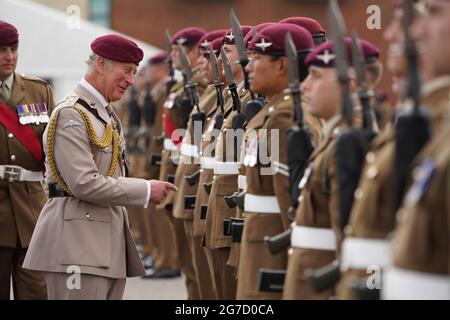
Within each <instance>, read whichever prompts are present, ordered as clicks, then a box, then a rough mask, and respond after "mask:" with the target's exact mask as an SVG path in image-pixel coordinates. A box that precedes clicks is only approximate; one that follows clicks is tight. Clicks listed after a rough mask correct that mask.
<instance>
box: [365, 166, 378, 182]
mask: <svg viewBox="0 0 450 320" xmlns="http://www.w3.org/2000/svg"><path fill="white" fill-rule="evenodd" d="M377 175H378V169H377V167H375V166H372V167H370V168H369V170H367V177H368V178H369V179H373V178H375V177H376V176H377Z"/></svg>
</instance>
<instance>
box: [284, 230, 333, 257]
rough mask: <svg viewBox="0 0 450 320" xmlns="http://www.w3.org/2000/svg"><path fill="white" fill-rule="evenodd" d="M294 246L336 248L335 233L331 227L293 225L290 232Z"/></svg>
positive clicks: (322, 248) (318, 248)
mask: <svg viewBox="0 0 450 320" xmlns="http://www.w3.org/2000/svg"><path fill="white" fill-rule="evenodd" d="M291 246H292V247H294V248H303V249H316V250H329V251H335V250H336V234H335V233H334V231H333V230H331V229H325V228H312V227H304V226H299V225H295V226H294V227H293V228H292V233H291Z"/></svg>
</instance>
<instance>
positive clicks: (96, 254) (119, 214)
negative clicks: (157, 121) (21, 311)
mask: <svg viewBox="0 0 450 320" xmlns="http://www.w3.org/2000/svg"><path fill="white" fill-rule="evenodd" d="M91 49H92V50H93V51H94V52H95V53H96V54H98V55H99V56H101V57H104V58H108V59H112V60H114V61H120V62H124V63H127V62H128V63H131V62H133V63H134V64H138V63H139V61H141V60H142V57H143V52H142V50H141V49H140V48H139V47H137V45H136V44H135V43H133V42H131V41H130V40H128V39H126V38H124V37H122V36H118V35H105V36H102V37H99V38H97V39H95V40H94V41H93V42H92V43H91ZM118 63H119V62H118ZM101 76H103V75H101V74H98V73H94V74H91V73H88V74H87V75H86V77H88V79H91V78H92V77H101ZM43 141H44V151H45V153H46V173H47V174H46V179H47V183H48V184H49V200H48V201H47V203H46V204H45V206H44V208H43V209H42V212H41V215H40V217H39V219H38V222H37V224H36V228H35V231H34V234H33V237H32V239H31V243H30V246H29V250H28V253H27V256H26V257H25V261H24V265H23V266H24V268H27V269H31V270H39V271H43V272H45V278H46V282H47V289H48V295H49V298H50V299H121V298H122V295H123V291H124V286H125V281H126V277H132V276H139V275H143V274H144V267H143V265H142V263H141V260H140V257H139V255H138V252H137V249H136V246H135V243H134V240H133V238H132V236H131V233H130V230H129V224H128V216H127V212H126V209H125V208H124V207H125V206H141V207H146V206H147V205H148V202H149V199H150V195H151V193H152V189H153V188H152V185H151V184H150V182H149V181H146V180H143V179H136V178H125V177H124V172H125V167H124V164H125V163H124V161H123V158H124V156H123V151H124V150H123V149H124V137H123V130H122V127H121V124H120V121H119V119H118V117H117V115H116V114H115V113H114V111H113V110H112V107H111V106H110V104H109V103H108V102H107V100H106V99H105V98H104V97H103V95H102V94H101V93H100V92H99V91H97V89H96V88H95V87H94V86H93V85H92V84H91V83H89V82H88V81H87V80H86V79H83V80H82V81H81V82H80V84H79V85H78V86H77V87H76V88H75V90H74V92H73V93H72V94H70V95H69V96H68V97H67V98H66V99H65V100H64V101H63V102H62V103H60V104H59V105H58V106H57V108H55V110H54V112H53V113H52V116H51V119H50V124H49V126H48V127H47V129H46V131H45V132H44V136H43ZM86 155H90V156H86ZM73 273H76V274H78V275H79V281H81V285H82V286H81V287H75V288H71V287H70V286H68V285H67V283H68V281H69V280H68V279H69V277H70V276H71V275H73ZM75 286H77V284H76V283H75ZM94 287H96V288H97V290H93V288H94Z"/></svg>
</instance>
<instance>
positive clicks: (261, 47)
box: [248, 23, 313, 56]
mask: <svg viewBox="0 0 450 320" xmlns="http://www.w3.org/2000/svg"><path fill="white" fill-rule="evenodd" d="M288 32H289V33H290V34H291V36H292V40H293V41H294V45H295V47H296V48H297V52H308V51H310V50H311V49H312V47H313V39H312V36H311V34H310V33H309V31H308V30H306V29H305V28H302V27H299V26H296V25H293V24H288V23H276V24H274V25H273V26H269V27H267V28H264V29H262V30H261V31H260V32H258V33H257V34H256V35H255V36H254V37H253V39H252V41H251V42H250V44H249V46H248V48H249V49H250V50H252V51H253V52H254V53H258V54H266V55H271V56H285V55H286V53H285V47H284V38H285V35H286V33H288Z"/></svg>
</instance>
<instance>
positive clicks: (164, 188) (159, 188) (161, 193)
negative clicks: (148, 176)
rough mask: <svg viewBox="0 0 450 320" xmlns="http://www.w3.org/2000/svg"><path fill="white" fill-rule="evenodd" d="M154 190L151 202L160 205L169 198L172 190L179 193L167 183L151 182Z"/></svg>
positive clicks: (151, 194)
mask: <svg viewBox="0 0 450 320" xmlns="http://www.w3.org/2000/svg"><path fill="white" fill-rule="evenodd" d="M150 184H151V186H152V190H151V192H150V202H153V203H156V204H159V203H160V202H161V201H163V200H164V198H165V197H166V196H167V194H168V193H169V191H170V190H172V191H177V187H176V186H174V185H173V184H171V183H170V182H166V181H158V180H150Z"/></svg>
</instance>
